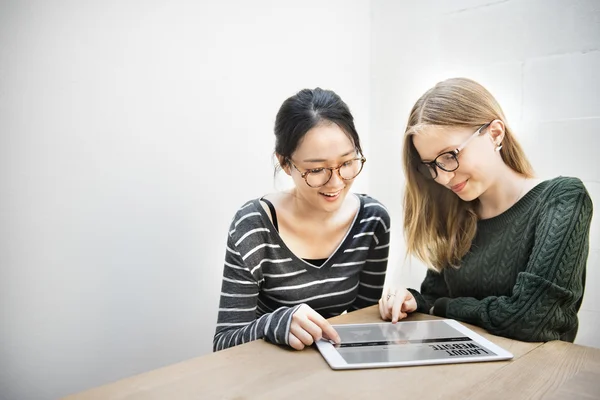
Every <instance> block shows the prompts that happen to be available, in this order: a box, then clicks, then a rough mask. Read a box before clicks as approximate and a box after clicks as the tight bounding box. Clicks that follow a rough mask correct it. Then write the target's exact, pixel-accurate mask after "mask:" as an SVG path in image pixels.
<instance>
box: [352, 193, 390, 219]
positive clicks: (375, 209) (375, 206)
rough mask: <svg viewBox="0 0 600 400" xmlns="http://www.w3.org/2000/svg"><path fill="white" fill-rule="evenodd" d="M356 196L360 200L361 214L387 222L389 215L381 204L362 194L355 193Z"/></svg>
mask: <svg viewBox="0 0 600 400" xmlns="http://www.w3.org/2000/svg"><path fill="white" fill-rule="evenodd" d="M356 196H357V197H358V199H359V200H360V205H361V207H360V209H361V212H362V213H364V214H366V215H370V216H379V217H384V218H386V219H388V220H389V218H390V215H389V212H388V209H387V208H386V207H385V205H383V203H382V202H380V201H379V200H377V199H375V198H374V197H372V196H369V195H368V194H364V193H356Z"/></svg>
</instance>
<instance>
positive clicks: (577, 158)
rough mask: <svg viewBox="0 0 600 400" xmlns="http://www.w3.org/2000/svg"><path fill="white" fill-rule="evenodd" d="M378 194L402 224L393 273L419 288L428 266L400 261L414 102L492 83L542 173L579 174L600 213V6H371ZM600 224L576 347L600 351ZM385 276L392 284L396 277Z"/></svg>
mask: <svg viewBox="0 0 600 400" xmlns="http://www.w3.org/2000/svg"><path fill="white" fill-rule="evenodd" d="M371 24H372V27H373V29H372V37H371V43H372V61H371V62H372V80H371V84H372V91H371V146H372V151H373V153H375V154H377V157H376V158H374V161H373V163H372V164H371V170H370V188H371V193H372V194H373V195H374V196H376V197H378V198H379V199H380V200H381V201H383V202H384V203H385V204H386V205H387V206H388V208H389V209H390V212H391V214H392V219H393V221H394V226H395V229H394V242H395V243H397V244H398V245H397V247H396V248H394V247H392V249H391V255H390V257H391V264H390V267H389V268H388V271H389V270H390V268H392V269H395V271H396V276H395V277H394V278H393V279H396V280H398V281H399V282H401V283H403V284H404V285H406V286H409V287H414V288H419V286H420V283H421V281H422V278H423V276H424V275H425V268H424V267H423V265H422V264H420V263H419V262H417V261H414V260H413V261H412V262H410V263H406V264H405V263H404V249H403V246H402V245H401V243H402V241H403V239H402V232H401V229H400V228H401V221H402V209H401V204H402V184H403V182H404V178H403V175H402V172H401V163H400V158H399V154H400V149H401V145H402V135H403V132H404V128H405V126H406V125H405V124H406V120H407V118H408V113H409V111H410V109H411V107H412V105H413V104H414V102H415V101H416V100H417V99H418V98H419V97H420V96H421V95H422V94H423V93H424V92H425V91H426V90H427V89H429V88H430V87H432V86H433V85H435V83H437V82H438V81H440V80H443V79H446V78H450V77H454V76H465V77H470V78H472V79H475V80H477V81H479V82H480V83H482V84H483V85H484V86H486V87H487V88H488V89H489V90H490V91H491V92H492V93H493V94H494V95H495V96H496V98H497V99H498V101H499V102H500V104H501V105H502V107H503V108H504V111H505V113H506V116H507V118H508V121H509V123H510V124H511V126H512V127H513V128H514V129H515V130H516V132H517V137H518V138H519V139H520V140H521V142H522V144H523V145H524V147H525V150H526V152H527V154H528V155H529V156H530V159H531V161H532V163H533V166H534V168H535V169H536V172H537V174H538V176H540V177H542V178H547V177H553V176H557V175H566V176H577V177H580V178H581V179H582V180H583V181H584V183H585V185H586V186H587V188H588V190H589V192H590V195H591V196H592V200H593V201H594V205H595V208H596V213H598V210H600V200H599V199H600V172H599V171H600V157H598V156H597V152H598V149H600V139H599V136H598V126H599V124H600V96H599V95H598V93H600V79H599V77H600V75H599V73H598V71H600V2H598V1H596V0H576V1H571V0H509V1H506V0H495V1H494V0H487V1H486V0H455V1H443V0H421V1H410V2H408V1H404V2H401V1H395V0H373V2H372V21H371ZM599 233H600V219H599V218H598V217H595V218H594V219H593V221H592V233H591V238H590V247H591V250H590V256H589V259H588V268H587V273H588V277H587V288H586V293H585V300H584V303H583V305H582V309H581V311H580V313H579V316H580V322H581V326H580V330H579V334H578V337H577V340H576V342H577V343H581V344H587V345H593V346H597V347H600V339H598V330H600V297H599V295H598V293H599V292H600V270H599V263H600V237H599ZM388 278H390V279H392V277H391V275H390V274H388Z"/></svg>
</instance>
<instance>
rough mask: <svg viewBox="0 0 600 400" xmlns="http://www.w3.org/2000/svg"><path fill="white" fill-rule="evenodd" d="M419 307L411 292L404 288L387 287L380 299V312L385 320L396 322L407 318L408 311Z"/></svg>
mask: <svg viewBox="0 0 600 400" xmlns="http://www.w3.org/2000/svg"><path fill="white" fill-rule="evenodd" d="M416 309H417V301H416V300H415V298H414V296H413V295H412V293H411V292H409V291H408V290H406V289H404V288H400V289H395V288H386V289H385V290H384V291H383V295H382V297H381V299H379V313H380V314H381V318H382V319H383V320H385V321H389V320H391V321H392V324H395V323H396V322H398V321H399V320H401V319H403V318H406V317H407V316H408V313H411V312H413V311H415V310H416Z"/></svg>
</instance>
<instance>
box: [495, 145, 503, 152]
mask: <svg viewBox="0 0 600 400" xmlns="http://www.w3.org/2000/svg"><path fill="white" fill-rule="evenodd" d="M501 148H502V145H501V144H499V145H498V146H497V147H496V149H494V151H500V149H501Z"/></svg>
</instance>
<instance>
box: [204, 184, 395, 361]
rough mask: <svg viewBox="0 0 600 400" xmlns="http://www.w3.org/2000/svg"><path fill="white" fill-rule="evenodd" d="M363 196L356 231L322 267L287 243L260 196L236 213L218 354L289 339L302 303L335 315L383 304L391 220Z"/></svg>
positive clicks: (216, 340)
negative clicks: (248, 344) (250, 344)
mask: <svg viewBox="0 0 600 400" xmlns="http://www.w3.org/2000/svg"><path fill="white" fill-rule="evenodd" d="M357 196H358V198H359V199H360V207H359V210H358V212H357V214H356V216H355V217H354V221H353V222H352V224H351V226H350V229H349V230H348V232H347V234H346V236H345V238H344V239H343V240H342V242H341V244H340V246H339V247H338V248H337V249H336V250H335V251H334V252H333V254H331V256H330V257H329V258H328V259H327V260H326V261H325V262H324V264H322V265H321V266H319V267H316V266H314V265H312V264H310V263H308V262H306V261H304V260H302V259H301V258H298V257H297V256H296V255H295V254H294V253H292V252H291V251H290V250H289V249H288V248H287V246H286V245H285V243H284V242H283V241H282V239H281V237H280V236H279V234H278V232H277V231H276V230H275V228H274V226H273V224H272V223H271V221H270V219H269V217H268V216H267V213H266V212H265V211H264V209H263V207H262V206H261V204H260V202H259V200H258V199H255V200H252V201H250V202H248V203H246V204H245V205H244V206H243V207H242V208H240V209H239V210H238V212H237V213H236V215H235V217H234V219H233V221H232V223H231V227H230V230H229V235H228V238H227V249H226V252H225V266H224V269H223V282H222V289H221V300H220V305H219V316H218V320H217V328H216V332H215V336H214V339H213V350H214V351H218V350H222V349H225V348H228V347H232V346H235V345H238V344H242V343H246V342H249V341H252V340H256V339H260V338H264V339H266V340H268V341H270V342H272V343H278V344H289V343H288V336H289V330H290V324H291V319H292V315H293V313H294V312H295V311H296V310H297V309H298V307H299V306H300V305H301V304H307V305H309V306H310V307H311V308H313V309H314V310H315V311H317V312H319V313H320V314H321V315H322V316H323V317H325V318H329V317H333V316H336V315H339V314H341V313H342V312H344V311H346V310H348V311H351V310H358V309H361V308H364V307H368V306H371V305H373V304H376V303H377V302H378V301H379V298H380V297H381V292H382V289H383V282H384V280H385V272H386V268H387V260H388V252H389V241H390V217H389V215H388V212H387V210H386V209H385V207H384V206H383V205H381V203H379V202H377V200H375V199H373V198H371V197H369V196H366V195H357Z"/></svg>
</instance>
